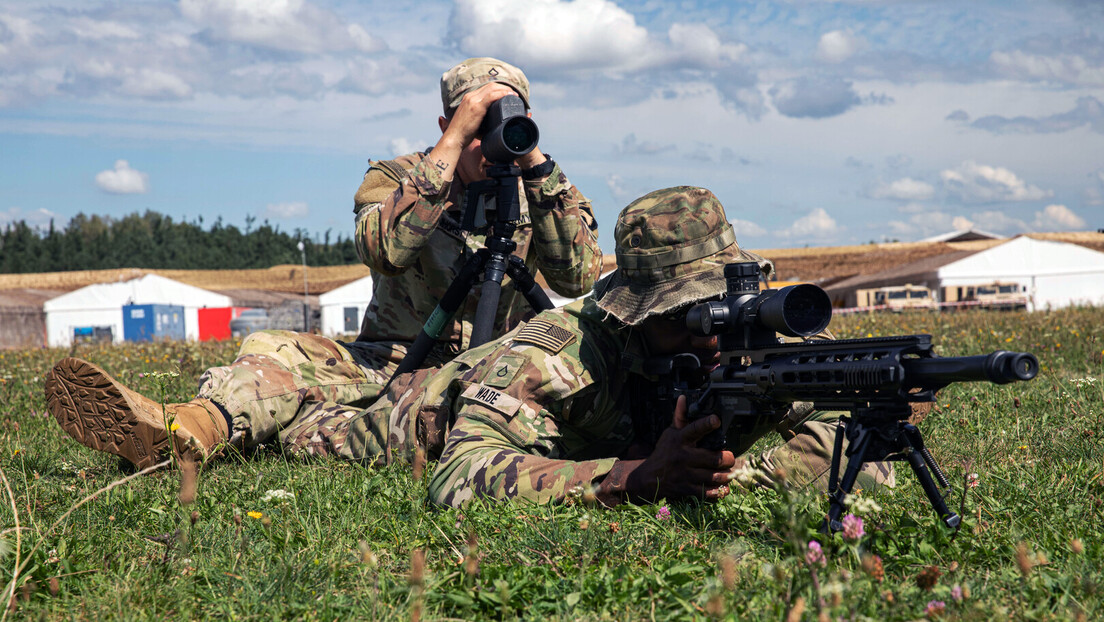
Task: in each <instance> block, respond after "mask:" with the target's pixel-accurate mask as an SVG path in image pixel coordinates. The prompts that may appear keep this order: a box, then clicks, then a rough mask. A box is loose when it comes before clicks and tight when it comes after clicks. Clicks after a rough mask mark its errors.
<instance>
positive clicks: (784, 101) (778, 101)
mask: <svg viewBox="0 0 1104 622" xmlns="http://www.w3.org/2000/svg"><path fill="white" fill-rule="evenodd" d="M769 92H770V96H771V99H772V101H773V102H774V107H775V108H776V109H777V110H778V112H779V113H780V114H783V115H785V116H787V117H794V118H811V119H822V118H825V117H834V116H836V115H840V114H843V113H845V112H847V111H848V110H849V109H851V108H853V107H855V106H858V105H859V104H861V103H862V99H861V98H860V97H859V95H858V94H857V93H856V92H855V89H854V88H852V85H851V82H849V81H847V80H843V79H841V78H838V77H834V76H812V77H810V76H803V77H800V78H796V79H793V80H783V81H781V82H778V83H776V84H775V85H774V86H772V87H771V88H770V91H769Z"/></svg>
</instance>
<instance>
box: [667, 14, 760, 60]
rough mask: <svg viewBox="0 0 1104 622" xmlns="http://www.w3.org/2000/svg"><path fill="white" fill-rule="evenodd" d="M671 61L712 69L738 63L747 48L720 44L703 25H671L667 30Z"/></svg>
mask: <svg viewBox="0 0 1104 622" xmlns="http://www.w3.org/2000/svg"><path fill="white" fill-rule="evenodd" d="M667 39H668V40H670V42H671V47H672V54H671V56H672V57H673V59H672V60H673V61H675V62H680V63H685V64H689V65H692V66H697V67H714V66H717V65H721V64H725V63H734V62H737V61H739V60H740V59H741V58H743V57H744V55H745V54H747V51H748V48H747V46H746V45H744V44H742V43H722V42H721V39H720V37H718V36H717V33H715V32H713V29H711V28H710V27H709V26H706V25H705V24H671V27H670V28H669V29H668V30H667Z"/></svg>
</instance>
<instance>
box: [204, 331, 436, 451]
mask: <svg viewBox="0 0 1104 622" xmlns="http://www.w3.org/2000/svg"><path fill="white" fill-rule="evenodd" d="M407 345H408V344H406V343H404V342H351V343H342V342H339V341H334V340H331V339H327V338H325V337H320V336H318V335H311V334H307V333H297V332H292V331H281V330H265V331H260V332H256V333H253V334H251V335H249V336H248V337H246V339H245V341H244V342H242V346H241V349H240V351H239V352H238V356H237V358H236V359H235V360H234V362H233V363H231V364H230V365H226V366H223V367H214V368H211V369H208V370H207V371H206V372H205V373H204V374H203V376H202V377H200V381H199V391H198V392H197V397H205V398H207V399H210V400H211V401H213V402H215V403H216V404H219V405H220V406H222V407H223V408H225V409H226V412H227V413H228V414H229V415H230V417H231V419H232V420H233V427H234V433H235V434H238V433H240V434H241V435H242V436H243V437H244V440H245V443H246V445H248V446H255V445H259V444H261V443H264V442H266V441H270V440H272V439H273V438H275V437H277V436H279V438H280V439H281V440H284V439H285V437H287V436H289V434H292V435H294V434H295V433H296V431H301V430H302V424H303V423H305V422H309V421H317V420H318V419H319V418H320V417H325V418H326V419H327V420H330V423H331V424H333V425H330V426H329V427H330V428H336V427H337V426H336V423H337V422H338V421H340V420H341V419H342V418H345V419H350V418H352V417H353V416H354V415H356V414H357V413H361V412H363V411H364V409H365V408H366V407H367V406H368V405H370V404H372V403H373V402H374V401H376V399H377V398H378V397H379V395H380V393H381V392H382V390H383V387H384V385H385V384H386V383H387V381H388V379H389V378H390V377H391V375H392V374H393V373H394V371H395V369H396V368H397V366H398V364H399V362H400V361H402V359H403V357H404V356H405V355H406V348H407ZM454 350H455V347H454V346H451V345H446V344H442V345H439V346H437V347H436V348H434V349H433V350H432V351H431V352H430V354H429V356H427V358H426V361H425V362H424V363H423V365H426V366H427V367H436V366H440V365H442V364H444V363H445V362H446V361H448V360H449V359H451V358H452V356H454V355H455V354H456V352H455V351H454ZM381 425H382V432H381V434H382V436H380V438H383V439H386V436H387V434H386V425H387V422H386V420H384V421H383V422H382V423H381ZM353 436H354V437H357V438H359V436H358V435H353ZM367 437H368V438H365V443H368V442H369V440H370V438H375V437H374V436H373V435H371V434H368V435H367ZM296 438H297V437H296ZM383 449H384V448H383V447H381V446H375V447H368V446H366V447H347V448H346V447H342V452H341V455H343V456H344V457H347V458H350V459H355V460H360V459H365V458H367V457H369V455H370V456H378V455H381V454H382V453H383Z"/></svg>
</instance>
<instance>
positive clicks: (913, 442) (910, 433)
mask: <svg viewBox="0 0 1104 622" xmlns="http://www.w3.org/2000/svg"><path fill="white" fill-rule="evenodd" d="M901 435H902V436H903V437H904V441H905V447H904V448H903V450H904V452H905V459H906V460H908V463H909V466H911V467H912V472H913V473H915V474H916V479H918V480H920V486H921V487H923V488H924V494H926V495H927V496H928V501H929V502H930V503H931V506H932V508H933V509H935V513H936V514H938V515H939V518H941V519H943V523H944V524H946V525H947V526H948V527H950V528H952V529H953V528H955V527H958V524H959V523H961V522H962V517H961V516H959V515H958V514H955V513H954V512H952V511H951V510H950V508H948V507H947V502H946V501H944V499H943V495H942V494H941V493H940V492H939V488H938V487H937V486H936V485H935V480H933V479H932V474H931V472H930V471H929V470H928V465H929V464H930V465H931V467H932V471H934V472H935V473H936V474H938V476H939V478H940V481H941V483H942V482H946V480H947V478H946V477H944V476H943V471H941V470H940V469H939V466H938V465H937V464H936V463H935V459H934V458H932V456H931V454H930V453H928V450H927V448H925V447H924V437H923V436H921V435H920V429H919V428H917V427H916V426H914V425H912V424H909V423H906V424H904V425H902V426H901Z"/></svg>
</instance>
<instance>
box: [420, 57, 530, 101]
mask: <svg viewBox="0 0 1104 622" xmlns="http://www.w3.org/2000/svg"><path fill="white" fill-rule="evenodd" d="M491 82H502V83H503V84H506V85H507V86H509V87H510V88H512V89H514V90H515V91H517V94H518V95H519V96H520V97H521V100H522V101H523V102H525V107H526V108H528V107H529V80H527V79H526V78H525V74H524V73H522V72H521V70H520V69H518V68H517V67H514V66H513V65H511V64H509V63H504V62H502V61H500V60H498V59H497V58H488V57H486V56H482V57H479V58H469V59H468V60H466V61H464V62H462V63H460V64H459V65H457V66H455V67H453V68H452V69H449V70H448V71H446V72H445V73H444V75H442V76H441V103H442V104H443V105H444V107H445V113H446V114H447V113H448V111H449V110H451V109H453V108H455V107H457V106H459V105H460V100H461V99H464V95H465V94H466V93H467V92H468V91H473V90H475V89H477V88H479V87H481V86H483V85H484V84H489V83H491Z"/></svg>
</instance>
